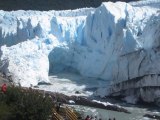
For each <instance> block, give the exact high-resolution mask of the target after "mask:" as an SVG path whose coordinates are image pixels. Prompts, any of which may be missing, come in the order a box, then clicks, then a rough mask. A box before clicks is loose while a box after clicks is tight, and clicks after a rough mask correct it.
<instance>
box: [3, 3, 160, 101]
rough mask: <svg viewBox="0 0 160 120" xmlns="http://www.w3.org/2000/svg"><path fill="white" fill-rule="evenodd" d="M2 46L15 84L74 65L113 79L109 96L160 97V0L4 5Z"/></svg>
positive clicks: (40, 79) (40, 78)
mask: <svg viewBox="0 0 160 120" xmlns="http://www.w3.org/2000/svg"><path fill="white" fill-rule="evenodd" d="M0 46H1V54H2V55H1V60H2V61H4V60H7V68H8V70H6V69H4V67H2V68H3V69H1V71H2V72H4V74H6V75H8V74H9V75H11V76H12V78H13V81H14V82H15V83H16V84H21V85H22V86H26V87H29V86H30V85H31V84H32V85H37V84H38V83H49V82H50V81H49V79H48V75H49V73H57V72H61V71H63V70H74V71H77V72H78V73H80V74H81V75H82V76H86V77H94V78H99V79H103V80H106V81H109V82H110V87H109V88H107V90H106V89H105V92H104V91H103V94H104V95H111V96H119V95H122V96H124V99H129V98H133V97H134V98H141V99H142V100H144V101H146V102H160V99H159V98H160V89H159V88H160V77H159V75H160V64H159V63H160V2H159V1H158V0H157V1H156V0H155V1H151V0H150V1H149V2H145V1H143V2H132V3H124V2H116V3H112V2H106V3H103V4H102V5H101V6H100V7H98V8H95V9H94V8H84V9H77V10H67V11H44V12H40V11H23V10H19V11H11V12H7V11H3V10H1V11H0ZM91 82H92V81H91ZM97 93H100V92H99V91H97ZM125 97H126V98H125ZM137 100H138V99H137ZM134 101H136V99H134Z"/></svg>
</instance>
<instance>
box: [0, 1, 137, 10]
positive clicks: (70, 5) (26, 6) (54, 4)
mask: <svg viewBox="0 0 160 120" xmlns="http://www.w3.org/2000/svg"><path fill="white" fill-rule="evenodd" d="M104 1H109V0H0V9H1V10H6V11H11V10H20V9H21V10H40V11H43V10H45V11H46V10H67V9H77V8H83V7H98V6H100V5H101V3H102V2H104ZM110 1H112V2H115V1H118V0H110ZM119 1H125V2H130V1H136V0H119Z"/></svg>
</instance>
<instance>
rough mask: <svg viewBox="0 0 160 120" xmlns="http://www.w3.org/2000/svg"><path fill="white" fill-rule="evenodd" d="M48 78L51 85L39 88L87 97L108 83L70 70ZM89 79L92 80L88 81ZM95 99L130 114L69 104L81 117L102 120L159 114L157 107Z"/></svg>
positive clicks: (129, 119)
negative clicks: (114, 105) (77, 92)
mask: <svg viewBox="0 0 160 120" xmlns="http://www.w3.org/2000/svg"><path fill="white" fill-rule="evenodd" d="M49 78H50V80H51V83H52V85H39V89H43V90H47V91H48V90H49V91H54V92H60V93H64V94H66V95H77V94H75V91H79V92H80V94H79V95H81V96H87V97H90V96H92V98H93V96H95V95H96V94H95V93H96V91H97V90H98V89H99V88H103V87H105V86H104V85H106V84H108V83H107V82H106V81H103V80H96V79H94V78H87V77H82V76H80V75H79V74H77V73H71V72H70V73H68V72H64V73H59V74H55V75H51V76H50V77H49ZM91 80H92V82H90V81H91ZM101 92H102V91H101ZM102 94H103V93H102ZM95 99H96V100H99V101H102V102H110V103H112V104H117V105H120V106H123V107H124V108H126V109H127V110H128V111H130V112H131V114H127V113H122V112H115V111H110V110H103V109H98V108H91V107H85V106H79V105H71V107H73V108H74V109H76V110H77V111H79V112H80V113H81V115H82V116H83V117H85V116H87V115H92V116H97V117H98V118H102V119H103V120H108V119H109V118H116V120H151V119H149V118H145V117H143V115H145V114H147V113H152V114H153V113H154V114H157V115H160V108H158V107H151V106H142V105H141V106H138V105H131V104H126V103H125V102H122V101H119V100H114V99H101V98H98V97H95Z"/></svg>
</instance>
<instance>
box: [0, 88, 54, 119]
mask: <svg viewBox="0 0 160 120" xmlns="http://www.w3.org/2000/svg"><path fill="white" fill-rule="evenodd" d="M1 99H2V101H3V103H5V104H6V105H7V106H8V112H9V113H11V115H10V118H8V119H10V120H48V119H49V116H50V115H51V113H52V107H53V104H52V99H51V98H50V97H43V95H42V94H41V93H39V92H37V91H35V90H32V89H30V90H22V89H21V88H19V87H8V88H7V92H6V94H4V95H3V97H1Z"/></svg>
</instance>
